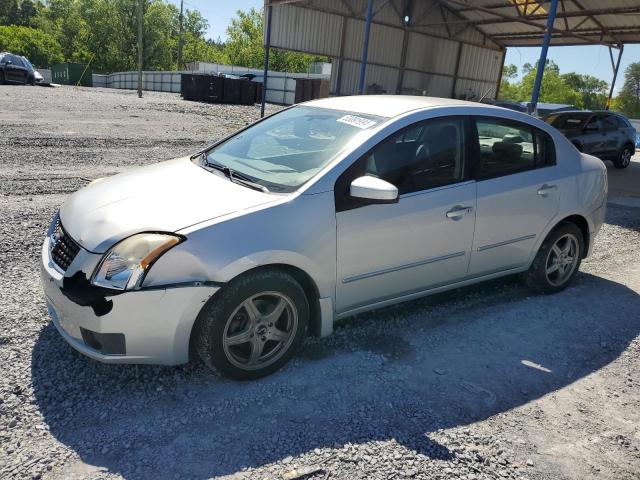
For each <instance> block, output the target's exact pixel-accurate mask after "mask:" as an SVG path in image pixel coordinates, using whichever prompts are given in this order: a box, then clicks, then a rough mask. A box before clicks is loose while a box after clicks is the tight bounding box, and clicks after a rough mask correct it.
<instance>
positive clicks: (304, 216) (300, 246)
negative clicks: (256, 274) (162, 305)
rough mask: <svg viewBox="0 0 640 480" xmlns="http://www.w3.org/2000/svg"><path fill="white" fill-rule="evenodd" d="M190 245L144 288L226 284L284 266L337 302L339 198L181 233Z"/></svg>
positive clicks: (168, 258)
mask: <svg viewBox="0 0 640 480" xmlns="http://www.w3.org/2000/svg"><path fill="white" fill-rule="evenodd" d="M180 233H181V234H183V235H185V236H186V237H187V240H186V241H185V242H183V243H181V244H179V245H177V246H176V247H174V248H173V249H171V250H169V252H167V253H166V254H165V255H163V256H162V257H160V259H159V260H158V261H157V262H156V264H155V265H154V266H153V267H152V268H151V270H150V271H149V274H148V275H147V277H146V279H145V281H144V286H145V287H147V286H160V285H163V284H166V283H185V282H218V283H226V282H229V281H231V280H232V279H233V278H235V277H237V276H238V275H240V274H242V273H244V272H246V271H248V270H251V269H253V268H256V267H261V266H266V265H274V264H283V265H289V266H292V267H296V268H298V269H300V270H302V271H304V272H305V273H306V274H308V275H309V276H310V277H311V279H312V280H313V281H314V283H315V284H316V286H317V288H318V292H319V294H320V297H334V296H335V278H336V273H335V272H336V227H335V211H334V206H333V192H326V193H323V194H315V195H300V196H297V197H295V198H294V199H293V200H291V201H290V202H286V203H281V204H278V205H275V206H272V207H269V208H264V209H261V210H258V211H253V212H250V213H247V214H245V215H240V216H237V217H234V218H231V219H227V220H223V221H220V222H218V223H215V222H214V223H212V224H207V225H205V226H196V227H194V228H193V230H187V231H181V232H180Z"/></svg>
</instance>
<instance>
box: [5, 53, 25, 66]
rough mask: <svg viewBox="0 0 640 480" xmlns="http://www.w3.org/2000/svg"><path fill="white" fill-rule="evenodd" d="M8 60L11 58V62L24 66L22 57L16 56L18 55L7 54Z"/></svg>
mask: <svg viewBox="0 0 640 480" xmlns="http://www.w3.org/2000/svg"><path fill="white" fill-rule="evenodd" d="M7 57H9V58H8V60H11V63H13V64H14V65H15V66H16V67H22V60H20V57H18V56H16V55H7Z"/></svg>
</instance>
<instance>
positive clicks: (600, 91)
mask: <svg viewBox="0 0 640 480" xmlns="http://www.w3.org/2000/svg"><path fill="white" fill-rule="evenodd" d="M537 72H538V69H537V66H533V65H531V64H530V63H525V64H524V65H523V66H522V78H521V79H520V80H517V76H518V69H517V67H516V66H515V65H505V67H504V69H503V73H502V83H501V84H500V93H499V98H501V99H504V100H512V101H518V102H528V101H530V99H531V94H532V93H533V85H534V83H535V78H536V74H537ZM607 89H608V84H607V82H605V81H604V80H600V79H598V78H596V77H593V76H591V75H581V74H577V73H565V74H561V73H560V68H559V67H558V65H557V64H556V63H555V62H553V61H552V60H547V63H546V65H545V69H544V76H543V77H542V86H541V88H540V97H539V101H541V102H547V103H563V104H568V105H574V106H576V107H578V108H585V109H589V110H596V109H602V108H604V107H605V103H606V99H607Z"/></svg>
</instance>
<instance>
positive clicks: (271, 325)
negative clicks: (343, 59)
mask: <svg viewBox="0 0 640 480" xmlns="http://www.w3.org/2000/svg"><path fill="white" fill-rule="evenodd" d="M606 172H607V171H606V168H605V167H604V165H603V163H602V162H601V161H599V160H598V159H597V158H594V157H592V156H590V155H586V154H581V153H580V152H578V151H577V150H576V149H575V148H574V147H573V145H571V143H570V142H569V141H568V140H567V139H566V138H565V137H564V136H563V135H561V134H560V133H559V132H558V131H557V130H556V129H554V128H552V127H551V126H549V125H548V124H546V123H544V122H542V121H540V120H538V119H535V118H532V117H530V116H528V115H525V114H522V113H519V112H515V111H511V110H506V109H501V108H496V107H492V106H487V105H481V104H478V103H470V102H463V101H457V100H448V99H442V98H428V97H403V96H379V95H377V96H369V97H368V96H358V97H334V98H329V99H322V100H315V101H311V102H308V103H306V104H302V105H298V106H294V107H291V108H288V109H284V110H282V111H280V112H278V113H276V114H274V115H272V116H270V117H267V118H265V119H263V120H261V121H258V122H256V123H254V124H253V125H251V126H248V127H246V128H244V129H243V130H241V131H239V132H238V133H236V134H234V135H231V136H229V137H228V138H226V139H223V140H221V141H219V142H217V143H215V144H213V145H212V146H210V147H208V148H206V149H205V150H204V151H202V152H199V153H197V154H195V155H193V156H192V157H190V158H189V157H186V158H179V159H176V160H171V161H167V162H163V163H158V164H155V165H151V166H147V167H142V168H139V169H135V170H130V171H128V172H125V173H121V174H119V175H116V176H113V177H110V178H105V179H101V180H97V181H94V182H93V183H91V184H90V185H88V186H87V187H85V188H83V189H82V190H80V191H78V192H76V193H75V194H73V195H72V196H71V197H70V198H69V199H68V200H67V202H66V203H65V204H64V205H63V206H62V207H61V209H60V211H59V214H56V216H55V218H54V219H53V221H52V222H51V226H50V228H49V231H48V235H47V237H46V238H45V240H44V243H43V246H42V258H41V267H42V275H41V278H42V285H43V288H44V292H45V295H46V299H47V304H48V306H49V312H50V315H51V318H52V320H53V323H54V325H55V326H56V327H57V329H58V330H59V332H60V334H61V335H62V336H63V337H64V338H65V339H66V340H67V341H68V342H69V343H70V344H71V345H72V346H73V347H74V348H75V349H77V350H78V351H80V352H82V353H84V354H85V355H87V356H89V357H91V358H94V359H97V360H100V361H103V362H108V363H160V364H169V365H175V364H180V363H184V362H187V361H188V360H189V353H190V352H195V353H197V354H198V355H199V356H200V357H201V358H202V359H203V360H204V362H205V363H206V364H207V365H208V366H210V367H212V368H215V369H217V370H218V371H219V372H221V373H222V374H224V375H226V376H228V377H232V378H236V379H251V378H257V377H260V376H263V375H266V374H269V373H271V372H273V371H275V370H277V369H278V368H280V367H281V366H282V365H284V364H285V362H287V360H288V359H289V358H290V357H291V356H292V355H293V353H294V352H295V351H296V349H298V348H299V347H300V346H301V344H302V342H303V339H304V337H305V336H306V335H307V333H313V334H316V335H320V336H324V335H328V334H330V333H331V331H332V328H333V323H334V320H335V319H339V318H343V317H348V316H351V315H354V314H356V313H360V312H365V311H367V310H371V309H375V308H378V307H382V306H385V305H390V304H394V303H398V302H403V301H407V300H411V299H414V298H418V297H421V296H424V295H429V294H432V293H436V292H441V291H443V290H448V289H452V288H457V287H462V286H466V285H470V284H473V283H477V282H481V281H483V280H488V279H493V278H496V277H501V276H504V275H509V274H515V273H521V274H523V276H524V278H525V279H526V282H527V284H528V285H530V286H531V287H532V288H533V289H535V290H537V291H539V292H543V293H554V292H558V291H560V290H562V289H564V288H565V287H567V285H569V284H570V283H571V280H572V279H573V278H574V276H575V275H576V272H577V271H578V268H579V267H580V262H581V260H582V259H583V258H584V257H586V256H587V255H588V254H589V252H590V251H591V248H592V246H593V243H594V237H595V235H596V234H597V232H598V230H599V229H600V226H601V224H602V222H603V219H604V215H605V208H606V193H607V174H606Z"/></svg>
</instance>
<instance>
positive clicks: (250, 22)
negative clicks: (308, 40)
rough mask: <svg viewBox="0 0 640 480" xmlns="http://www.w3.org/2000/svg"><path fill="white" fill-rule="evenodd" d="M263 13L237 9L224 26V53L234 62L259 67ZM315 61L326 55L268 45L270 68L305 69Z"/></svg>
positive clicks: (262, 53) (262, 57) (293, 70)
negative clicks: (298, 51) (280, 48)
mask: <svg viewBox="0 0 640 480" xmlns="http://www.w3.org/2000/svg"><path fill="white" fill-rule="evenodd" d="M262 17H263V15H262V12H260V11H258V10H256V9H255V8H252V9H251V10H249V11H248V12H243V11H242V10H238V11H237V12H236V18H233V19H231V24H230V25H229V27H227V36H228V37H229V38H228V40H227V42H226V43H225V45H224V53H225V54H226V55H227V57H228V58H229V61H230V62H231V63H233V64H234V65H241V66H243V67H250V68H261V67H262V66H263V63H264V45H263V33H262V32H263V18H262ZM314 61H327V59H326V58H325V57H318V56H314V55H307V54H303V53H296V52H289V51H285V50H277V49H271V51H270V52H269V68H270V69H271V70H276V71H280V72H307V71H308V70H309V64H310V63H311V62H314Z"/></svg>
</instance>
